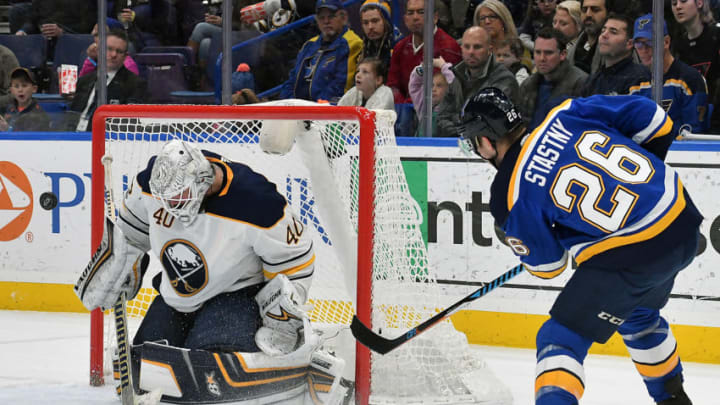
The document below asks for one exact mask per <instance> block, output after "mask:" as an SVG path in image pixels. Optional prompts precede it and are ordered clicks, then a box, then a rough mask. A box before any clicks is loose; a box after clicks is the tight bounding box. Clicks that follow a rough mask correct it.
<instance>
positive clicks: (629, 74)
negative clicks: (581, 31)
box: [582, 13, 651, 97]
mask: <svg viewBox="0 0 720 405" xmlns="http://www.w3.org/2000/svg"><path fill="white" fill-rule="evenodd" d="M634 23H635V21H634V20H632V19H630V17H628V16H627V15H624V14H616V13H610V15H609V16H608V18H607V20H606V21H605V24H604V25H603V27H602V30H601V31H600V37H598V53H599V54H600V56H601V57H602V58H603V65H602V66H601V67H600V69H598V70H597V72H595V73H593V74H592V75H590V79H589V80H588V82H587V83H586V84H585V86H584V87H583V89H582V95H583V96H584V97H587V96H591V95H593V94H605V95H610V96H613V95H618V94H628V93H629V92H630V88H631V87H633V86H638V85H640V84H641V83H642V82H649V81H650V78H651V75H650V70H649V69H648V68H646V67H645V66H643V65H641V64H639V63H635V61H634V60H633V55H632V51H633V27H634V25H633V24H634Z"/></svg>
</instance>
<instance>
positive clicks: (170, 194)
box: [150, 139, 215, 225]
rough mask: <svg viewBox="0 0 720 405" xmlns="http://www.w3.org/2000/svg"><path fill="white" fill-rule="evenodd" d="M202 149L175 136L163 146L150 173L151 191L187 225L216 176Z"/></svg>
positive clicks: (168, 209) (166, 208)
mask: <svg viewBox="0 0 720 405" xmlns="http://www.w3.org/2000/svg"><path fill="white" fill-rule="evenodd" d="M214 177H215V176H214V173H213V168H212V166H211V165H210V162H209V161H208V160H207V159H206V158H205V156H203V154H202V152H200V150H199V149H198V148H196V147H195V146H193V145H190V144H188V143H187V142H184V141H181V140H177V139H174V140H172V141H170V142H168V143H167V144H165V146H163V148H162V150H161V151H160V154H159V155H158V156H157V158H156V159H155V164H154V165H153V169H152V172H151V173H150V192H151V193H152V195H153V196H154V197H155V198H157V199H159V200H160V202H161V203H162V206H163V208H165V210H166V211H167V212H169V213H170V214H172V215H173V216H174V217H175V218H177V219H178V220H180V222H182V223H183V224H185V225H190V224H192V222H193V221H194V220H195V218H197V215H198V212H199V211H200V205H201V204H202V201H203V199H204V198H205V193H206V192H207V190H208V189H209V188H210V185H211V184H212V182H213V179H214Z"/></svg>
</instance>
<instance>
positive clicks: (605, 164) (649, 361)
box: [460, 88, 702, 405]
mask: <svg viewBox="0 0 720 405" xmlns="http://www.w3.org/2000/svg"><path fill="white" fill-rule="evenodd" d="M462 122H463V124H462V126H461V130H460V133H461V136H462V140H461V146H464V149H466V150H468V151H473V152H475V153H477V154H478V155H480V156H481V157H483V158H484V159H487V160H488V161H489V162H490V163H492V164H493V165H494V166H495V167H496V168H497V170H498V173H497V175H496V176H495V179H494V181H493V183H492V188H491V198H490V209H491V212H492V215H493V217H494V218H495V221H496V224H497V226H499V227H500V228H502V230H503V231H504V232H505V242H506V243H507V244H508V245H509V246H510V247H511V248H512V250H513V251H514V253H515V254H516V255H517V256H519V258H520V260H521V261H522V262H523V264H524V266H525V268H526V269H527V270H528V271H529V272H530V273H532V274H533V275H535V276H537V277H540V278H545V279H549V278H553V277H556V276H557V275H559V274H560V273H562V272H563V271H564V270H565V269H566V267H567V266H568V262H569V261H570V256H572V258H574V260H575V262H576V263H577V265H578V267H577V269H576V270H575V272H574V273H573V275H572V277H571V278H570V279H569V281H568V282H567V284H566V285H565V287H564V288H563V290H562V291H561V292H560V294H559V295H558V297H557V299H556V301H555V303H554V304H553V307H552V309H551V310H550V316H551V317H550V319H549V320H548V321H547V322H545V323H544V324H543V325H542V327H541V328H540V330H539V331H538V333H537V341H536V344H537V368H536V380H535V403H536V404H537V405H549V404H553V405H560V404H577V403H578V402H579V400H580V398H581V397H582V395H583V391H584V388H585V377H584V371H583V361H584V359H585V356H586V355H587V351H588V349H589V348H590V345H592V343H593V342H599V343H605V342H606V341H607V340H608V339H609V338H610V336H611V335H612V334H613V333H614V332H615V331H617V332H618V333H620V335H621V336H622V338H623V341H624V342H625V345H626V346H627V349H628V351H629V353H630V357H631V358H632V360H633V362H634V363H635V365H636V368H637V370H638V372H639V373H640V375H641V376H642V378H643V380H644V382H645V385H646V386H647V390H648V392H649V394H650V395H651V396H652V398H653V399H654V400H655V401H656V402H657V403H658V404H662V405H689V404H691V402H690V399H689V398H688V397H687V395H686V394H685V392H684V390H683V387H682V382H683V377H682V364H681V362H680V359H679V357H678V353H677V343H676V341H675V338H674V337H673V334H672V331H671V330H670V328H669V327H668V322H667V321H666V320H665V319H664V318H663V317H661V316H660V313H659V310H660V309H661V308H662V307H663V306H665V304H666V303H667V300H668V297H669V295H670V291H671V290H672V287H673V282H674V279H675V276H676V275H677V273H678V272H679V271H680V270H682V269H683V268H685V267H686V266H687V265H688V264H689V263H690V262H691V261H692V259H693V257H694V256H695V253H696V250H697V241H698V236H699V225H700V223H701V221H702V216H701V214H700V213H699V212H698V210H697V209H696V208H695V205H694V204H693V203H692V201H691V200H690V196H689V195H688V193H687V192H686V191H685V189H684V187H683V184H682V182H681V181H680V179H679V178H678V175H677V173H675V171H674V170H673V169H672V168H670V167H669V166H667V165H665V164H664V163H663V160H664V157H665V154H666V152H667V149H668V148H669V145H670V143H671V142H672V136H673V135H672V133H671V132H672V131H671V129H672V121H671V120H670V119H669V118H668V116H667V114H666V113H665V111H663V110H662V109H661V108H660V107H658V106H657V105H656V104H655V103H653V102H652V101H651V100H649V99H647V98H645V97H640V96H592V97H589V98H584V99H575V100H570V99H569V100H566V101H565V102H563V103H562V104H561V105H559V106H558V107H556V108H555V109H553V110H552V111H551V112H550V113H549V114H548V116H547V117H546V118H545V120H544V121H543V123H542V124H541V125H540V126H539V127H537V128H536V129H535V130H534V131H533V132H532V133H529V134H528V133H526V131H525V127H524V124H523V120H522V118H521V117H520V115H519V114H518V113H517V110H516V109H515V107H514V105H513V104H512V102H511V101H509V99H508V98H507V97H506V96H505V95H504V94H503V93H502V92H501V91H500V90H498V89H494V88H488V89H483V90H481V91H480V92H478V93H477V94H476V95H475V96H474V97H472V98H470V99H469V100H468V102H467V103H466V104H465V106H464V107H463V110H462Z"/></svg>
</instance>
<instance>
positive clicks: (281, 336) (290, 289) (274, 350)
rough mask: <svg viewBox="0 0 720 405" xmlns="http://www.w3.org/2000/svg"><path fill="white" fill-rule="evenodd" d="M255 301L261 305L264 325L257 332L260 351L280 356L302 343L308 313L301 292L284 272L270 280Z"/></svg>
mask: <svg viewBox="0 0 720 405" xmlns="http://www.w3.org/2000/svg"><path fill="white" fill-rule="evenodd" d="M255 301H257V303H258V305H259V307H260V317H261V318H262V324H263V326H262V327H261V328H260V329H259V330H258V333H256V334H255V343H256V344H257V346H258V347H259V348H260V350H262V351H263V352H265V353H267V354H270V355H273V356H277V355H281V354H287V353H290V352H292V351H294V350H296V349H297V348H298V347H300V345H302V343H303V341H302V340H303V333H302V332H303V328H304V320H305V319H306V318H307V315H306V314H305V311H303V310H302V309H301V307H300V302H299V301H300V294H299V293H298V291H297V289H296V288H295V286H294V285H293V284H292V282H291V281H290V280H289V279H288V278H287V277H286V276H285V275H284V274H278V275H277V276H275V278H273V279H272V280H270V282H268V283H267V284H266V285H265V286H264V287H263V288H262V289H261V290H260V292H258V293H257V295H256V296H255ZM308 325H309V323H308Z"/></svg>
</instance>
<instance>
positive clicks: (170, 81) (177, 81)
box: [134, 53, 188, 103]
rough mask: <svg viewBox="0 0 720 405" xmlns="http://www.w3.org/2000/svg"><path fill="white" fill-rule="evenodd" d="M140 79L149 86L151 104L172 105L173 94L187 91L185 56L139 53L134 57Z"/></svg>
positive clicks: (148, 95) (148, 97)
mask: <svg viewBox="0 0 720 405" xmlns="http://www.w3.org/2000/svg"><path fill="white" fill-rule="evenodd" d="M134 59H135V62H136V63H137V65H138V68H139V69H140V77H142V78H143V79H145V80H146V81H147V84H148V89H147V101H148V102H149V103H170V102H172V101H173V96H172V93H173V92H175V91H183V90H187V89H188V86H187V82H186V81H185V74H184V73H183V65H184V63H185V56H183V55H182V54H180V53H138V54H137V55H135V57H134Z"/></svg>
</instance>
